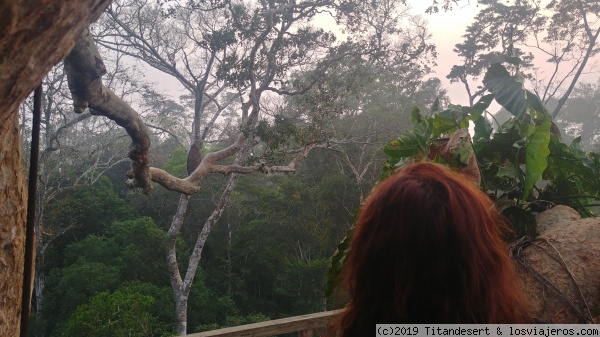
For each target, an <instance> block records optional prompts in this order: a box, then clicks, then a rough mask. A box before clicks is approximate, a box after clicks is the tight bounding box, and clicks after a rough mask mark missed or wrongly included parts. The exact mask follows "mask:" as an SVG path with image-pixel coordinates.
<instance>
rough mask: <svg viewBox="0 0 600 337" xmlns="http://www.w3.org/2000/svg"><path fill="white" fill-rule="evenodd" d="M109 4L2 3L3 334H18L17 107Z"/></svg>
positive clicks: (20, 186)
mask: <svg viewBox="0 0 600 337" xmlns="http://www.w3.org/2000/svg"><path fill="white" fill-rule="evenodd" d="M108 3H109V1H105V0H90V1H85V2H65V1H58V0H51V1H11V2H3V3H2V4H1V5H0V8H1V11H2V13H3V24H2V28H1V31H2V34H0V56H1V57H0V102H1V103H0V158H2V160H1V161H0V162H1V163H2V164H0V165H1V166H0V172H2V174H0V195H2V196H3V197H2V199H1V201H0V246H2V255H1V258H0V259H1V260H0V261H1V264H2V265H3V267H2V268H0V278H1V279H2V280H3V282H2V284H1V285H0V305H1V306H2V311H1V312H0V335H3V336H18V335H19V331H20V328H19V323H20V318H21V314H20V312H21V297H22V289H23V270H24V269H23V268H24V243H25V238H24V237H25V221H26V219H25V212H26V210H25V205H26V202H25V199H26V198H27V192H26V188H25V176H24V172H25V170H24V169H23V160H22V151H21V148H20V144H21V143H20V139H19V113H18V112H19V111H18V109H19V104H20V103H21V102H22V101H23V100H25V98H26V97H27V95H29V93H30V92H31V91H32V90H33V89H34V88H35V87H36V86H37V85H39V83H40V82H41V80H42V78H43V77H44V75H45V74H46V73H47V72H48V71H49V70H50V68H51V67H52V66H53V65H55V64H56V63H57V62H58V61H60V60H61V59H62V58H63V57H64V56H65V55H66V54H67V53H68V52H69V50H70V49H71V47H72V46H73V43H74V42H75V39H76V38H77V37H78V36H79V33H80V32H81V31H82V29H83V28H84V27H86V26H87V25H88V24H89V23H90V22H92V21H94V20H95V19H96V18H97V17H98V16H99V15H100V14H101V13H102V11H103V10H104V8H105V7H106V6H107V5H108Z"/></svg>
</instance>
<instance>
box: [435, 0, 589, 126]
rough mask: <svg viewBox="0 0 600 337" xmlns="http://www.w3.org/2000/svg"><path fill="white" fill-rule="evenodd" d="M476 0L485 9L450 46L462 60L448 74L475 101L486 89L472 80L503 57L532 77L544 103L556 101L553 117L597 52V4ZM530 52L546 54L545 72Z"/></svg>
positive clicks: (584, 1) (564, 0)
mask: <svg viewBox="0 0 600 337" xmlns="http://www.w3.org/2000/svg"><path fill="white" fill-rule="evenodd" d="M447 3H449V2H447ZM479 3H480V4H481V5H482V6H483V9H482V10H481V11H480V12H479V13H478V14H477V16H476V17H475V21H474V23H473V24H471V25H470V26H469V27H468V28H467V32H466V34H465V35H464V42H462V43H459V44H457V45H456V48H455V49H454V50H455V52H456V53H457V54H458V55H459V56H460V57H461V58H462V64H460V65H456V66H454V67H453V68H452V70H451V72H450V74H448V76H447V77H448V78H449V79H450V80H451V82H461V83H463V84H464V86H465V90H466V91H467V94H468V96H469V103H470V105H473V104H474V102H475V100H476V99H477V97H480V96H481V95H482V94H483V92H484V91H485V89H483V87H482V86H478V87H477V88H476V89H474V88H472V86H473V82H476V81H478V80H479V78H480V77H481V75H482V73H483V72H484V70H485V69H486V67H488V66H489V65H490V64H492V63H494V62H504V61H506V62H508V63H509V64H511V65H513V66H515V67H518V68H519V70H520V75H521V76H522V77H524V78H525V79H528V80H530V81H531V82H532V86H533V87H534V89H535V91H536V93H537V94H538V95H539V96H540V98H541V99H542V101H543V102H544V103H547V102H548V101H549V100H552V99H556V100H558V103H557V105H556V107H555V108H554V110H553V111H552V117H554V118H556V116H557V115H558V114H559V112H560V110H561V109H562V107H563V106H564V104H565V102H566V100H567V99H568V98H569V96H570V94H571V92H572V91H573V88H575V86H576V84H577V82H578V81H579V80H580V77H581V74H583V73H584V71H585V69H586V66H588V61H589V60H590V59H591V58H592V57H594V56H595V55H597V54H598V52H599V51H600V49H599V48H598V47H597V40H598V36H599V34H600V24H599V19H600V4H598V2H597V1H591V0H555V1H549V2H547V3H546V5H545V6H542V3H541V2H540V1H534V0H515V1H512V2H509V3H507V4H505V3H504V2H501V1H498V0H486V1H479ZM533 53H541V54H542V55H544V56H545V57H547V59H546V61H545V62H546V63H547V64H548V65H549V68H551V70H550V71H549V72H548V73H547V74H546V72H544V71H541V70H540V69H541V68H543V67H544V66H543V64H542V63H540V62H536V60H534V58H533ZM518 58H520V59H518Z"/></svg>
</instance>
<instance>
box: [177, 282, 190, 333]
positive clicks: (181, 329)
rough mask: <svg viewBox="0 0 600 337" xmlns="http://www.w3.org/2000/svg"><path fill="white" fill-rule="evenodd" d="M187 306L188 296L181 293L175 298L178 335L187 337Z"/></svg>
mask: <svg viewBox="0 0 600 337" xmlns="http://www.w3.org/2000/svg"><path fill="white" fill-rule="evenodd" d="M187 306H188V296H187V295H183V294H181V292H179V293H178V294H177V295H176V296H175V311H176V312H177V334H178V335H179V336H185V335H186V334H187Z"/></svg>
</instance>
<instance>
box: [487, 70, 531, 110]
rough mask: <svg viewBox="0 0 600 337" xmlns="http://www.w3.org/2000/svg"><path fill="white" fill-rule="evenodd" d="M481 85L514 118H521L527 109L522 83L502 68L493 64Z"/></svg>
mask: <svg viewBox="0 0 600 337" xmlns="http://www.w3.org/2000/svg"><path fill="white" fill-rule="evenodd" d="M483 84H484V85H485V87H486V88H487V89H488V90H489V91H490V92H491V93H493V94H495V98H496V101H497V102H498V103H499V104H500V105H502V106H503V107H504V108H505V109H506V110H508V112H510V113H511V114H513V115H514V116H517V117H520V116H522V115H523V114H524V113H525V112H526V111H527V109H528V108H529V102H528V101H527V94H526V92H525V89H524V88H523V83H521V82H520V81H518V80H517V78H515V77H514V76H511V75H510V73H509V72H508V71H507V70H506V68H504V66H502V65H501V64H500V63H494V64H492V66H491V67H490V68H488V71H487V72H486V73H485V76H484V77H483Z"/></svg>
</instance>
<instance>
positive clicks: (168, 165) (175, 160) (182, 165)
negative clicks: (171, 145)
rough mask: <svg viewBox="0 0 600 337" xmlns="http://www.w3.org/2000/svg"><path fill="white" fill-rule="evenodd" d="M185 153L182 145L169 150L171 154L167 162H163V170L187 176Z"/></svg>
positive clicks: (178, 175) (175, 174)
mask: <svg viewBox="0 0 600 337" xmlns="http://www.w3.org/2000/svg"><path fill="white" fill-rule="evenodd" d="M186 165H187V153H186V152H185V149H184V148H182V147H177V148H175V149H174V150H173V151H172V152H171V156H170V158H169V160H167V162H165V166H164V167H165V171H167V172H169V173H171V174H172V175H174V176H176V177H180V178H182V177H186V176H187V166H186Z"/></svg>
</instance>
